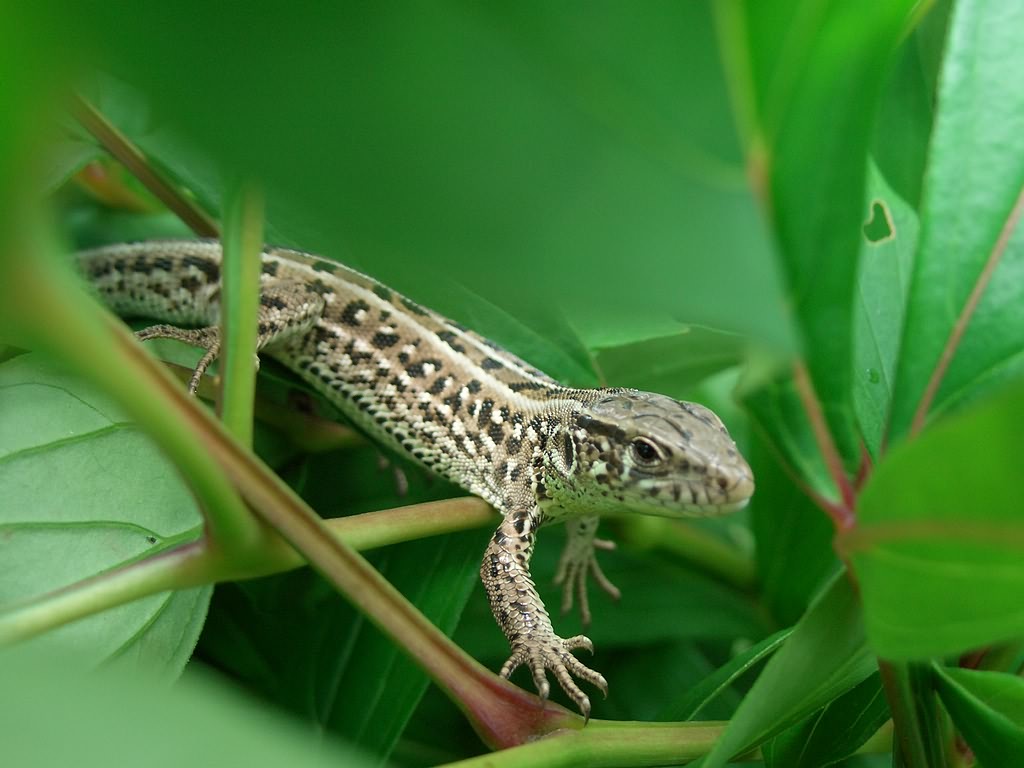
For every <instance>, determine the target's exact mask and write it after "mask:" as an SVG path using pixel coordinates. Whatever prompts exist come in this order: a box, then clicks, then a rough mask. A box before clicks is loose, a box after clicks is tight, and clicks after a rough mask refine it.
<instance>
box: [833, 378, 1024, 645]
mask: <svg viewBox="0 0 1024 768" xmlns="http://www.w3.org/2000/svg"><path fill="white" fill-rule="evenodd" d="M1021 434H1024V386H1022V385H1020V384H1018V385H1017V386H1016V387H1014V388H1013V389H1011V390H1010V391H1008V392H1006V393H1003V394H1002V395H1001V396H999V397H996V398H991V399H989V400H988V401H986V402H985V403H984V404H981V405H979V406H976V407H974V408H972V409H970V410H969V411H965V412H964V413H962V414H958V415H957V416H955V417H953V418H951V419H949V420H947V421H944V422H942V423H939V424H936V425H935V426H934V427H932V428H930V429H929V430H927V431H926V432H925V433H924V434H923V435H921V437H919V438H917V439H916V440H915V441H913V442H912V443H909V444H904V445H902V446H899V447H898V448H896V449H894V450H893V451H891V452H890V453H889V454H888V455H887V456H886V458H885V460H884V461H883V462H882V463H881V464H880V465H879V466H878V468H877V469H876V470H875V472H874V474H873V475H872V476H871V479H870V480H869V482H868V485H867V486H866V487H865V488H864V490H863V492H862V494H861V496H860V500H859V504H858V509H857V525H856V528H855V529H854V530H853V531H852V532H851V533H850V534H847V535H845V536H844V537H843V540H841V541H840V543H839V545H840V547H841V549H842V550H844V551H845V552H846V553H847V554H848V555H852V557H853V564H854V569H855V570H856V573H857V577H858V582H859V583H860V586H861V594H862V597H863V601H864V614H865V622H866V625H867V632H868V637H869V638H870V640H871V645H872V646H873V647H874V649H875V650H876V651H877V652H878V654H879V655H880V656H883V657H885V658H892V659H907V658H926V657H929V656H940V655H944V654H949V653H958V652H961V651H964V650H966V649H969V648H973V647H976V646H980V645H986V644H989V643H995V642H999V641H1001V640H1008V639H1010V638H1013V637H1017V636H1020V635H1024V608H1022V606H1021V600H1020V596H1021V594H1022V591H1024V559H1022V558H1021V551H1022V550H1024V516H1022V515H1021V506H1020V504H1021V501H1020V500H1021V498H1022V496H1024V478H1022V476H1021V473H1020V461H1019V457H1020V454H1019V451H1020V436H1021Z"/></svg>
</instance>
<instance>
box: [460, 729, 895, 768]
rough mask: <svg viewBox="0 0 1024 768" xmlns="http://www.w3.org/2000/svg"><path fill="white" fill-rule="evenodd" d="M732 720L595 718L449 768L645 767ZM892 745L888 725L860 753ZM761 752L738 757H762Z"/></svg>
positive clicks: (688, 748)
mask: <svg viewBox="0 0 1024 768" xmlns="http://www.w3.org/2000/svg"><path fill="white" fill-rule="evenodd" d="M727 725H728V724H727V723H716V722H693V723H639V722H612V721H607V720H591V721H590V725H588V726H587V727H586V728H585V729H583V730H581V731H562V732H560V733H556V734H552V735H551V736H548V737H547V738H544V739H541V740H540V741H535V742H533V743H531V744H524V745H523V746H519V747H513V748H512V749H506V750H504V751H502V752H497V753H495V754H491V755H481V756H480V757H473V758H470V759H469V760H461V761H459V762H455V763H448V764H447V765H446V766H444V768H561V767H562V766H565V767H566V768H575V767H576V766H580V765H585V766H587V768H606V767H607V768H642V767H643V766H659V765H679V764H681V763H688V762H690V761H692V760H697V759H699V758H701V757H703V756H704V755H706V754H707V753H708V752H710V751H711V747H713V746H714V744H715V742H716V741H718V739H719V738H720V737H721V735H722V733H723V732H724V731H725V728H726V726H727ZM891 749H892V728H891V726H890V725H888V724H886V725H883V726H882V727H881V728H880V729H878V731H876V732H875V734H874V735H873V736H872V737H871V738H870V739H868V740H867V741H866V742H865V743H864V744H862V745H861V747H860V748H859V749H858V750H857V752H856V754H859V755H861V754H880V753H885V752H888V751H890V750H891ZM760 759H762V758H761V755H760V753H759V752H758V751H755V752H752V753H750V754H747V755H743V756H741V757H739V758H737V760H736V762H746V761H753V760H760Z"/></svg>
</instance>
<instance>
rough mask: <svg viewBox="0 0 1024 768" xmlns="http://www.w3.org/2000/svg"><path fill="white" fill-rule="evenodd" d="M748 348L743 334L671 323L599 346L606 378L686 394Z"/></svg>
mask: <svg viewBox="0 0 1024 768" xmlns="http://www.w3.org/2000/svg"><path fill="white" fill-rule="evenodd" d="M745 350H746V342H745V341H744V339H743V338H742V337H740V336H737V335H736V334H731V333H722V332H721V331H716V330H714V329H712V328H702V327H696V326H693V327H684V328H673V332H672V333H668V334H666V335H664V336H656V337H654V338H650V339H644V340H634V341H628V342H625V343H623V344H620V345H618V346H603V347H600V348H598V349H596V350H595V352H594V362H595V364H596V367H597V369H598V370H599V371H600V372H601V374H602V375H603V377H604V380H605V381H607V382H608V383H612V384H614V385H615V386H623V387H635V388H636V389H643V390H646V391H648V392H661V393H662V394H666V395H669V396H673V397H682V396H683V395H684V393H685V392H686V390H687V389H689V388H692V387H693V386H694V385H695V384H697V383H699V382H701V381H703V380H704V379H706V378H708V377H709V376H711V375H712V374H715V373H718V372H719V371H722V370H724V369H726V368H729V367H732V366H735V365H737V364H739V363H740V362H741V361H742V359H743V357H744V352H745Z"/></svg>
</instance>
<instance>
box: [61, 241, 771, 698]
mask: <svg viewBox="0 0 1024 768" xmlns="http://www.w3.org/2000/svg"><path fill="white" fill-rule="evenodd" d="M220 260H221V249H220V245H219V244H218V243H215V242H208V241H153V242H144V243H131V244H126V245H115V246H110V247H106V248H99V249H96V250H92V251H88V252H84V253H82V254H80V255H79V264H80V268H81V270H82V272H83V273H84V274H85V275H86V276H87V277H88V279H89V280H90V281H91V282H92V283H93V285H94V286H95V288H96V290H97V291H98V292H99V294H100V295H101V296H102V298H103V299H104V300H105V301H106V302H107V303H108V304H109V305H110V306H111V307H112V308H113V309H114V310H115V311H116V312H118V313H120V314H122V315H126V316H144V317H152V318H155V319H158V320H162V321H164V322H165V323H170V324H171V325H159V326H154V327H153V328H149V329H147V330H145V331H142V332H141V333H140V334H139V335H140V337H141V338H143V339H147V338H157V337H170V338H177V339H181V340H183V341H187V342H189V343H192V344H195V345H197V346H199V347H202V348H203V349H205V350H206V351H207V353H206V355H204V357H203V361H202V362H201V363H200V365H199V366H198V367H197V369H196V372H195V376H194V377H193V381H192V385H191V389H192V390H193V391H194V390H195V387H196V385H197V384H198V381H199V377H200V376H201V375H202V373H203V371H204V370H205V368H206V366H207V365H209V363H210V362H211V361H212V360H213V359H215V358H216V356H217V354H218V353H219V350H220V334H219V330H218V328H217V323H218V319H219V314H220V304H219V297H220ZM260 304H261V306H260V317H259V322H260V325H259V338H258V346H259V349H260V350H262V352H263V353H264V354H267V355H269V356H271V357H273V358H274V359H275V360H278V361H280V362H281V363H283V364H284V365H286V366H287V367H289V368H291V369H292V370H293V371H295V372H296V373H297V374H298V375H299V376H300V377H302V378H303V379H304V380H305V381H306V382H308V383H309V384H310V385H311V386H313V387H314V388H315V389H316V390H318V391H319V392H320V393H321V394H322V395H323V396H324V397H325V398H326V399H327V400H329V401H330V402H331V403H333V404H334V405H335V406H337V407H338V408H339V409H340V410H341V411H342V412H343V413H344V414H345V415H346V417H348V418H349V419H350V420H351V421H352V422H353V423H354V424H356V425H357V426H358V427H360V428H361V429H363V430H364V431H365V432H367V433H368V434H369V435H370V436H372V437H373V438H375V439H377V440H378V441H380V442H382V443H384V444H386V445H388V446H390V447H391V448H393V449H395V450H397V451H399V452H402V453H405V454H407V455H410V456H411V457H412V458H413V459H415V460H416V461H418V462H419V463H421V464H422V465H424V466H426V467H427V468H429V469H430V470H432V471H434V472H436V473H437V474H439V475H441V476H443V477H445V478H447V479H449V480H451V481H453V482H455V483H457V484H458V485H460V486H462V487H463V488H465V489H466V490H467V491H469V492H470V493H473V494H476V495H477V496H480V497H482V498H484V499H485V500H487V501H488V502H489V503H490V504H491V505H493V506H494V508H495V509H497V510H498V512H499V513H501V515H502V521H501V524H500V525H499V526H498V529H497V530H496V531H495V533H494V536H493V537H492V538H491V540H490V542H489V543H488V545H487V549H486V552H485V553H484V559H483V564H482V566H481V569H480V575H481V578H482V579H483V583H484V586H485V588H486V590H487V597H488V600H489V601H490V605H491V611H492V613H493V614H494V617H495V619H496V620H497V622H498V624H499V626H500V627H501V630H502V632H504V633H505V636H506V637H507V638H508V641H509V644H510V645H511V649H512V655H511V657H510V658H509V660H508V661H507V662H506V663H505V665H504V666H503V667H502V669H501V674H502V675H503V676H506V677H507V676H509V675H510V674H511V673H512V671H513V670H514V669H515V668H516V667H518V666H520V665H525V666H526V667H527V668H528V669H529V670H530V672H531V674H532V675H533V679H534V682H535V684H536V686H537V689H538V691H539V692H540V694H541V695H542V696H547V695H548V693H549V690H550V689H549V683H548V681H547V677H546V671H548V670H550V671H551V672H552V673H553V674H554V676H555V678H556V679H557V680H558V683H559V684H560V685H561V686H562V688H563V689H564V690H565V691H566V693H567V694H568V695H569V696H570V697H571V698H572V699H573V700H574V701H575V702H576V704H577V706H578V707H579V708H580V710H581V711H582V712H583V714H584V715H585V716H589V714H590V700H589V699H588V697H587V696H586V694H585V693H583V691H582V690H581V689H580V688H579V686H578V685H577V684H576V681H575V679H574V678H580V679H582V680H586V681H588V682H590V683H592V684H593V685H595V686H597V687H598V688H599V689H601V690H602V691H606V690H607V684H606V682H605V680H604V678H603V677H602V676H601V675H600V674H599V673H597V672H595V671H594V670H592V669H590V668H588V667H586V666H585V665H584V664H582V663H581V662H580V661H579V660H578V659H577V658H576V657H575V656H573V654H572V651H574V650H576V649H578V648H586V649H588V650H592V645H591V642H590V640H589V639H587V638H586V637H584V636H582V635H578V636H576V637H571V638H567V639H563V638H561V637H559V636H558V635H557V634H556V633H555V631H554V629H553V628H552V625H551V619H550V618H549V616H548V613H547V611H546V610H545V608H544V604H543V602H542V601H541V599H540V596H539V595H538V594H537V590H536V588H535V587H534V583H533V579H532V577H531V575H530V557H531V555H532V554H533V547H534V539H535V536H536V531H537V529H538V528H539V527H540V526H541V525H542V524H543V523H545V522H552V521H570V522H569V526H568V530H569V541H568V545H567V547H566V554H565V556H563V559H562V563H561V565H560V567H559V574H558V578H559V580H560V581H561V582H562V584H563V588H564V590H565V593H564V600H563V605H564V606H568V605H569V604H571V601H572V597H573V594H574V593H575V594H578V595H579V597H580V603H581V609H582V611H583V614H584V619H588V618H589V611H588V609H587V605H586V592H585V580H586V577H587V574H588V573H593V574H594V575H595V576H596V577H597V579H598V581H599V583H600V584H601V586H602V587H604V588H605V589H606V590H608V591H609V592H612V593H613V594H617V590H615V588H614V586H612V585H611V584H610V583H609V582H608V580H607V579H606V578H605V577H604V575H603V574H601V572H600V569H599V568H598V567H597V561H596V560H595V558H594V549H595V547H596V548H607V547H608V546H610V545H609V544H608V543H607V542H601V541H600V540H596V539H595V538H594V535H595V532H596V530H597V516H599V515H601V514H605V513H609V512H622V511H630V512H637V513H641V514H653V515H662V516H669V517H678V516H683V515H693V514H696V515H706V514H716V513H721V512H726V511H729V510H732V509H736V508H739V507H741V506H743V505H744V504H745V503H746V501H747V499H748V498H749V497H750V495H751V494H752V493H753V490H754V482H753V476H752V474H751V472H750V468H749V467H748V466H747V464H746V462H745V461H744V460H743V458H742V457H741V456H740V455H739V453H738V452H737V450H736V446H735V444H734V443H733V441H732V440H731V439H730V437H729V435H728V433H727V432H726V430H725V427H724V426H723V425H722V423H721V421H719V419H718V417H717V416H715V415H714V414H713V413H712V412H711V411H709V410H708V409H706V408H704V407H703V406H700V405H696V404H693V403H684V402H679V401H676V400H672V399H671V398H668V397H664V396H662V395H655V394H650V393H646V392H638V391H636V390H631V389H620V388H606V389H571V388H568V387H563V386H562V385H560V384H559V383H558V382H556V381H555V380H553V379H551V378H550V377H548V376H546V375H545V374H543V373H541V372H540V371H537V370H536V369H534V368H532V367H531V366H529V365H528V364H527V363H525V362H523V361H522V360H520V359H519V358H517V357H515V356H513V355H511V354H509V353H508V352H506V351H505V350H503V349H501V348H500V347H498V346H497V345H496V344H494V343H493V342H490V341H488V340H486V339H483V338H481V337H480V336H478V335H476V334H474V333H473V332H471V331H469V330H467V329H466V328H464V327H463V326H461V325H459V324H458V323H455V322H452V321H451V320H448V319H446V318H444V317H442V316H440V315H438V314H437V313H435V312H432V311H430V310H428V309H425V308H423V307H421V306H419V305H418V304H416V303H415V302H413V301H410V300H409V299H407V298H405V297H403V296H400V295H399V294H397V293H395V292H394V291H392V290H390V289H389V288H386V287H385V286H383V285H381V284H379V283H377V282H375V281H374V280H372V279H370V278H368V277H366V276H364V275H361V274H359V273H357V272H354V271H352V270H350V269H347V268H345V267H343V266H341V265H339V264H336V263H334V262H330V261H326V260H323V259H319V258H317V257H314V256H310V255H308V254H303V253H299V252H297V251H289V250H283V249H274V248H271V249H267V250H266V251H265V252H264V254H263V275H262V284H261V302H260ZM180 325H185V326H197V327H198V328H196V329H194V330H184V329H182V328H179V327H178V326H180Z"/></svg>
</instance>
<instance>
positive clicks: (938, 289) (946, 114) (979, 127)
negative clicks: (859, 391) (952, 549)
mask: <svg viewBox="0 0 1024 768" xmlns="http://www.w3.org/2000/svg"><path fill="white" fill-rule="evenodd" d="M1021 28H1024V5H1022V4H1021V3H1019V2H1017V0H988V1H987V2H961V3H957V5H956V8H955V9H954V12H953V15H952V17H951V19H950V27H949V40H948V43H947V50H946V55H945V59H944V62H943V68H942V79H941V84H940V88H939V94H938V112H937V115H936V118H935V129H934V131H933V133H932V142H931V147H930V149H929V155H928V173H927V178H926V181H925V190H924V199H923V201H922V207H921V238H920V245H919V248H918V255H917V258H916V262H915V269H914V276H913V282H912V285H911V288H910V298H909V304H908V308H907V319H906V328H905V332H904V335H903V344H902V349H901V352H900V366H899V373H898V378H897V380H896V391H895V397H894V400H893V410H892V435H893V436H894V437H899V436H901V435H903V434H904V433H905V432H906V430H907V429H908V428H909V426H910V424H911V420H912V418H913V415H914V412H915V410H916V409H917V408H918V404H919V402H920V401H921V398H922V396H923V395H924V393H925V389H926V385H927V383H928V381H929V379H930V378H931V377H932V374H933V371H934V370H935V368H936V366H937V365H938V363H939V359H940V356H941V355H942V353H943V349H944V348H945V347H946V344H947V340H948V339H949V338H950V335H951V333H952V332H953V328H954V325H955V324H956V323H957V320H958V318H959V317H960V316H961V315H962V313H963V311H964V308H965V306H966V305H967V304H968V299H969V297H970V296H971V294H972V291H974V290H975V288H976V286H977V285H978V283H979V280H981V279H982V276H983V274H984V272H985V270H986V264H990V266H991V265H993V264H994V267H993V269H994V271H993V272H992V274H991V283H990V284H989V285H988V287H987V289H986V290H985V291H984V293H983V294H982V295H981V298H980V302H979V303H978V304H977V308H976V309H975V311H974V312H973V315H971V317H970V324H969V325H968V326H967V329H966V333H965V334H964V336H963V338H962V340H961V341H960V343H959V345H958V346H957V347H956V349H955V356H954V357H953V358H952V362H951V363H950V365H949V369H948V371H947V372H946V374H945V377H944V378H943V379H942V384H941V386H940V387H939V389H938V392H937V393H936V397H935V400H934V402H933V404H932V408H931V411H932V413H935V412H939V411H943V410H946V409H948V408H950V407H952V406H954V405H955V404H956V403H958V402H960V401H962V400H963V399H965V398H971V397H975V396H977V394H978V391H979V390H982V389H991V388H992V387H993V386H994V385H996V384H998V383H1000V382H1005V381H1006V380H1007V379H1008V378H1010V377H1012V376H1014V375H1016V374H1017V373H1019V372H1020V371H1021V370H1024V313H1022V312H1021V311H1020V307H1021V306H1022V304H1024V232H1022V228H1021V227H1019V226H1017V227H1015V228H1014V227H1013V226H1012V224H1011V220H1010V216H1011V211H1012V210H1013V209H1014V206H1015V205H1020V204H1021V198H1022V195H1024V90H1022V89H1020V88H1012V87H1010V88H1008V87H1007V84H1008V83H1019V82H1021V81H1022V80H1024V47H1022V46H1021V45H1020V35H1019V30H1020V29H1021ZM1000 237H1003V238H1005V242H1004V243H1003V244H1002V245H999V246H997V242H998V241H999V239H1000ZM1003 246H1005V250H1004V251H1002V254H1001V258H998V261H991V259H992V256H993V254H994V253H998V248H999V247H1003Z"/></svg>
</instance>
